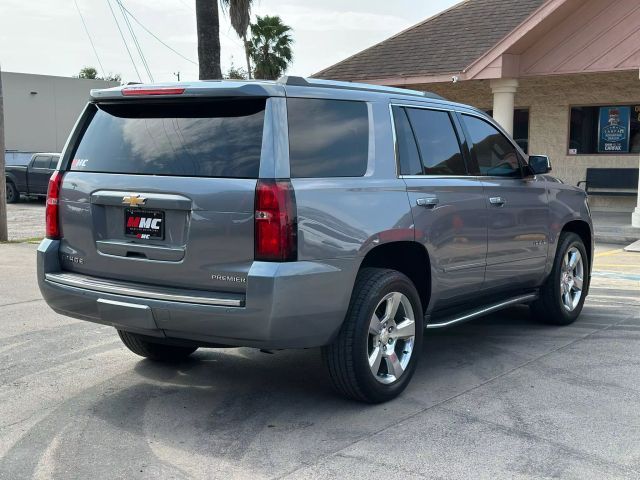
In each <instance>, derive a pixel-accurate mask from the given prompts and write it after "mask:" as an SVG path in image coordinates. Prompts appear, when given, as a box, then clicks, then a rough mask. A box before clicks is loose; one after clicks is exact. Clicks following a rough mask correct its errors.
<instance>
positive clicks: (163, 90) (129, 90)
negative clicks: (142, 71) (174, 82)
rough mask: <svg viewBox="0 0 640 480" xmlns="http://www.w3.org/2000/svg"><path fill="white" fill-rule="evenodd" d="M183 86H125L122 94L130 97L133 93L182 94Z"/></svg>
mask: <svg viewBox="0 0 640 480" xmlns="http://www.w3.org/2000/svg"><path fill="white" fill-rule="evenodd" d="M184 90H185V89H184V88H183V87H125V88H123V89H122V95H124V96H125V97H131V96H135V95H182V94H183V93H184Z"/></svg>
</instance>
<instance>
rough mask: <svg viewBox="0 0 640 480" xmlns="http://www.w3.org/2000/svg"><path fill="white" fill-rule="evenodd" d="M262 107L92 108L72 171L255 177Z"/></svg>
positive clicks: (239, 103) (260, 103)
mask: <svg viewBox="0 0 640 480" xmlns="http://www.w3.org/2000/svg"><path fill="white" fill-rule="evenodd" d="M265 105H266V100H265V99H252V100H238V99H234V100H211V101H203V100H198V101H197V102H195V101H193V102H192V101H182V102H180V103H176V102H173V103H172V102H158V103H150V102H135V103H129V102H127V103H124V102H120V103H105V104H95V105H91V106H90V108H91V109H93V111H92V115H91V119H90V122H89V123H88V125H87V126H86V129H85V131H84V133H83V135H82V138H81V140H80V142H79V143H78V145H77V148H76V151H75V154H74V155H73V161H72V163H71V170H77V171H84V172H99V173H122V174H142V175H173V176H193V177H229V178H257V177H258V171H259V169H260V152H261V150H262V130H263V126H264V111H265Z"/></svg>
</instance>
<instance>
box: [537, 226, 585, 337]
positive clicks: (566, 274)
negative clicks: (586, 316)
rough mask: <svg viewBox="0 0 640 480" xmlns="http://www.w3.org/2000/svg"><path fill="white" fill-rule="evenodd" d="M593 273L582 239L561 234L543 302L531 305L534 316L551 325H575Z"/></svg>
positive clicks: (542, 296)
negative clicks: (590, 273)
mask: <svg viewBox="0 0 640 480" xmlns="http://www.w3.org/2000/svg"><path fill="white" fill-rule="evenodd" d="M574 262H575V264H573V263H574ZM589 272H590V268H589V257H587V251H586V249H585V247H584V243H583V242H582V239H581V238H580V237H579V236H578V235H576V234H575V233H571V232H563V233H561V234H560V238H559V239H558V249H557V250H556V257H555V260H554V263H553V268H552V270H551V274H550V275H549V277H548V278H547V280H546V282H545V283H544V285H543V286H542V288H541V289H540V298H539V299H538V300H536V301H535V302H534V303H532V304H531V311H532V313H533V315H534V316H535V317H536V318H537V319H538V320H539V321H541V322H543V323H547V324H551V325H570V324H571V323H573V322H575V321H576V319H577V318H578V316H579V315H580V312H582V307H583V306H584V301H585V297H586V292H587V291H588V287H589Z"/></svg>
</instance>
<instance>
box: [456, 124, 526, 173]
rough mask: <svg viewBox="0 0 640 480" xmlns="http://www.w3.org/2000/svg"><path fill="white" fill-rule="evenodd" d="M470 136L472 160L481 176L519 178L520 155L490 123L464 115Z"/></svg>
mask: <svg viewBox="0 0 640 480" xmlns="http://www.w3.org/2000/svg"><path fill="white" fill-rule="evenodd" d="M463 117H464V122H465V125H466V127H467V131H468V134H469V137H470V138H469V140H470V147H471V158H472V161H473V163H474V165H476V166H477V169H478V170H479V172H480V175H485V176H492V177H519V176H520V174H521V172H520V161H519V155H518V151H517V150H516V148H515V147H514V146H513V144H512V143H511V142H510V141H509V140H507V137H505V136H504V135H503V134H502V133H501V132H500V131H499V130H498V129H496V128H495V127H494V126H493V125H491V124H490V123H489V122H486V121H484V120H482V119H480V118H477V117H472V116H470V115H463Z"/></svg>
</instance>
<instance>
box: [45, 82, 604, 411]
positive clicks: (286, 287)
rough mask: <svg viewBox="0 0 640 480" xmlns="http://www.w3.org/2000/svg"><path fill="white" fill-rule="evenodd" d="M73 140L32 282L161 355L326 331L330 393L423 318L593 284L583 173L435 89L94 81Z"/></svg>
mask: <svg viewBox="0 0 640 480" xmlns="http://www.w3.org/2000/svg"><path fill="white" fill-rule="evenodd" d="M68 145H69V146H68V147H67V148H66V149H65V151H64V153H63V156H62V161H61V162H60V165H59V168H58V170H57V171H56V172H55V173H54V175H53V176H52V178H51V181H50V184H49V196H48V199H47V239H45V240H44V241H43V242H42V243H41V244H40V246H39V249H38V281H39V285H40V289H41V291H42V294H43V296H44V298H45V299H46V301H47V303H48V304H49V305H50V306H51V307H52V308H53V309H54V310H55V311H56V312H59V313H61V314H64V315H68V316H71V317H76V318H80V319H84V320H88V321H92V322H97V323H102V324H106V325H112V326H113V327H115V328H116V329H117V330H118V333H119V335H120V338H121V339H122V341H123V342H124V344H125V345H126V346H127V347H128V348H129V349H130V350H131V351H133V352H134V353H136V354H138V355H141V356H143V357H147V358H150V359H152V360H159V361H175V360H178V359H181V358H184V357H187V356H188V355H190V354H192V353H193V352H194V351H195V350H196V349H197V348H199V347H214V348H215V347H223V346H245V347H256V348H261V349H272V350H273V349H285V348H309V347H321V348H322V352H323V358H324V362H325V364H326V366H327V369H328V373H329V376H330V378H331V380H332V383H333V385H334V387H335V388H336V390H337V391H338V392H340V393H342V394H344V395H346V396H347V397H351V398H354V399H357V400H361V401H365V402H382V401H386V400H389V399H391V398H394V397H395V396H396V395H398V394H399V393H400V392H402V390H403V389H404V388H405V387H406V386H407V384H408V383H409V380H410V379H411V377H412V375H413V374H414V371H415V369H416V364H417V361H418V358H419V356H420V354H421V353H422V348H423V346H422V341H423V336H424V331H425V328H426V329H434V328H444V327H448V326H451V325H454V324H457V323H460V322H464V321H467V320H470V319H472V318H475V317H478V316H480V315H484V314H486V313H489V312H493V311H496V310H499V309H502V308H505V307H508V306H510V305H514V304H529V305H530V306H531V308H532V310H533V312H534V315H535V317H536V318H538V319H540V320H541V321H544V322H547V323H551V324H555V325H567V324H569V323H571V322H573V321H574V320H576V318H577V317H578V315H579V314H580V312H581V310H582V306H583V303H584V301H585V297H586V295H587V293H588V290H589V281H590V275H591V261H592V258H593V240H592V239H593V234H592V223H591V218H590V213H589V208H588V205H587V198H586V195H585V193H584V191H582V190H580V189H578V188H576V187H573V186H569V185H564V184H563V183H562V182H559V181H558V180H556V179H555V178H554V177H552V176H550V175H548V172H549V171H550V169H551V166H550V164H549V159H548V158H547V157H544V156H530V157H527V155H525V154H524V153H523V152H522V151H521V149H520V148H519V147H518V146H517V144H516V143H515V142H514V141H513V140H512V139H511V138H510V137H509V136H508V135H507V134H506V133H505V132H504V131H503V130H502V129H501V128H500V126H499V125H497V124H496V123H495V122H494V121H493V120H492V119H491V118H489V117H488V116H487V115H486V114H484V113H483V112H481V111H479V110H477V109H475V108H472V107H469V106H466V105H461V104H456V103H451V102H448V101H445V100H443V99H441V98H440V97H438V96H435V95H431V94H428V93H423V92H416V91H409V90H400V89H394V88H385V87H374V86H368V85H361V84H352V83H341V82H328V81H321V80H306V79H303V78H298V77H288V78H287V77H285V78H283V79H281V80H279V81H277V82H226V81H221V82H194V83H188V84H175V85H157V86H156V85H148V86H147V85H142V86H128V87H120V88H115V89H108V90H98V91H93V92H92V100H91V102H90V103H89V105H88V106H87V108H86V110H85V111H84V113H83V114H82V117H81V118H80V121H79V122H78V126H77V127H76V129H75V131H74V132H73V133H72V134H71V138H70V140H69V143H68ZM426 331H428V330H426Z"/></svg>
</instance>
